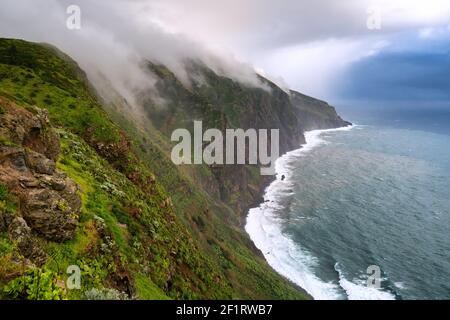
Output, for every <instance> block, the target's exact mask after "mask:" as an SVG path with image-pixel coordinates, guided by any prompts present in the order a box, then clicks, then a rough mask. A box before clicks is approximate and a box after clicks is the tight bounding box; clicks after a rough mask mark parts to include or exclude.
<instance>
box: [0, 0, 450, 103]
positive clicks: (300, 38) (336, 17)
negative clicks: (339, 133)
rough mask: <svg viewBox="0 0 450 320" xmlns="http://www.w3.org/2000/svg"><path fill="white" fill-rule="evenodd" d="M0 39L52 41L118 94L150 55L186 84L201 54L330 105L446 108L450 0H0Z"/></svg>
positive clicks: (135, 79) (139, 76)
mask: <svg viewBox="0 0 450 320" xmlns="http://www.w3.org/2000/svg"><path fill="white" fill-rule="evenodd" d="M70 4H75V5H78V6H79V7H80V8H81V13H82V15H81V29H80V30H68V29H67V28H66V19H67V17H68V15H67V13H66V8H67V6H68V5H70ZM0 36H3V37H20V38H24V39H27V40H32V41H45V42H51V43H54V44H55V45H57V46H58V47H60V48H61V49H62V50H64V51H66V52H67V53H69V54H70V55H72V56H73V57H74V58H75V59H77V61H79V62H80V64H81V65H82V67H84V68H85V69H87V70H88V72H92V70H95V69H99V70H101V71H102V72H103V73H104V74H105V75H107V76H108V77H109V78H110V79H112V81H113V82H115V83H116V84H117V86H119V83H120V84H122V85H123V84H124V83H125V84H130V83H132V84H133V86H139V83H140V82H142V81H141V80H143V79H144V78H145V77H146V75H145V74H142V72H141V71H140V70H139V67H138V64H137V63H136V62H138V61H139V60H140V59H141V58H143V57H145V58H150V59H153V60H156V61H159V62H162V63H165V64H167V65H169V66H170V67H171V68H172V69H173V70H175V71H176V72H177V74H179V76H180V77H183V76H185V75H183V68H182V67H180V61H181V60H182V59H183V58H184V57H197V58H201V59H203V60H204V61H206V62H208V63H209V64H210V65H214V66H216V67H217V68H222V69H224V70H227V72H228V73H229V74H230V75H231V74H232V75H235V76H236V77H238V78H240V79H242V80H243V81H247V82H252V81H255V79H254V78H252V75H251V72H249V70H251V69H252V68H254V69H256V70H258V72H260V73H262V74H265V75H267V76H268V77H270V78H271V79H273V80H276V81H277V83H280V84H284V85H286V86H289V87H291V88H294V89H296V90H299V91H302V92H304V93H306V94H310V95H313V96H316V97H319V98H323V99H328V100H330V102H332V103H334V102H336V103H343V102H348V101H372V102H373V101H402V102H405V101H415V102H418V101H434V102H436V103H437V104H438V103H441V104H445V103H446V102H447V101H449V100H450V90H448V88H449V84H450V80H449V77H448V74H449V71H450V58H449V57H450V56H449V51H450V1H448V0H427V1H423V0H338V1H337V0H314V1H306V0H277V1H275V0H227V1H211V0H129V1H125V0H107V1H106V0H96V1H92V0H91V1H88V0H78V1H77V0H70V1H65V0H64V1H57V0H40V1H35V0H2V1H1V3H0ZM125 61H126V62H125ZM218 61H220V62H218ZM236 61H239V62H240V63H237V62H236ZM123 90H125V89H123Z"/></svg>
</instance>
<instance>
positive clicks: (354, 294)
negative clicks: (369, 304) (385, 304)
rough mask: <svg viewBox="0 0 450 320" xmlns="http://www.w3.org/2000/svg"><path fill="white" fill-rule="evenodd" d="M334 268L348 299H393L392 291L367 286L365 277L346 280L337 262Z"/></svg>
mask: <svg viewBox="0 0 450 320" xmlns="http://www.w3.org/2000/svg"><path fill="white" fill-rule="evenodd" d="M334 269H335V270H336V271H337V272H338V273H339V284H340V285H341V287H342V288H343V289H344V290H345V292H346V293H347V297H348V299H349V300H395V296H394V295H393V294H392V293H390V292H386V291H382V290H381V289H377V288H374V287H369V286H367V279H366V280H363V279H353V280H352V281H349V280H347V279H346V278H345V277H344V275H343V274H342V271H341V269H340V268H339V265H338V263H336V264H335V266H334ZM382 280H386V279H382Z"/></svg>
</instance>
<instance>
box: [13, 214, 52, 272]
mask: <svg viewBox="0 0 450 320" xmlns="http://www.w3.org/2000/svg"><path fill="white" fill-rule="evenodd" d="M9 236H10V238H11V241H14V242H15V243H17V247H18V249H19V251H20V253H21V254H22V255H23V256H24V257H26V258H28V259H30V260H31V261H33V262H34V263H35V264H36V265H37V266H41V265H43V264H44V263H45V262H46V261H47V254H46V253H45V252H44V251H43V250H42V249H41V248H40V247H39V245H38V244H37V242H36V241H35V240H34V239H33V236H32V233H31V229H30V227H29V226H28V225H27V223H26V221H25V220H24V219H23V218H22V217H15V218H14V219H13V221H12V222H11V224H10V225H9Z"/></svg>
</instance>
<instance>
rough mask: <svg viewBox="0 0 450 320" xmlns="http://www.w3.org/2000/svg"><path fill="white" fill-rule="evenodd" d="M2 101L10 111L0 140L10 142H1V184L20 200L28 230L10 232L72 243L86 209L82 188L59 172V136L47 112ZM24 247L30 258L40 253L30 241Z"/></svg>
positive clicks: (2, 123) (4, 117)
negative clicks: (82, 212)
mask: <svg viewBox="0 0 450 320" xmlns="http://www.w3.org/2000/svg"><path fill="white" fill-rule="evenodd" d="M0 102H1V103H2V105H3V106H4V110H5V112H4V113H3V114H2V115H1V116H0V136H1V137H2V138H3V139H2V141H7V143H4V142H0V173H1V174H0V182H1V183H3V184H5V185H7V186H8V188H9V189H10V191H11V192H13V193H15V194H16V195H17V196H18V198H19V200H20V212H19V215H21V218H20V219H22V218H23V219H22V220H23V222H24V223H25V226H26V227H25V226H24V225H23V223H22V220H18V221H16V222H15V226H14V227H13V228H12V229H11V228H10V232H15V233H14V238H17V239H22V238H21V237H20V236H19V233H18V232H19V231H20V232H22V233H24V234H28V231H27V230H28V229H29V231H30V233H31V232H34V233H36V234H37V235H39V236H42V237H44V238H46V239H48V240H51V241H58V242H60V241H65V240H69V239H71V238H72V237H73V235H74V233H75V229H76V226H77V222H78V218H79V217H78V215H79V211H80V208H81V199H80V196H79V187H78V185H77V184H76V183H75V182H73V181H72V180H71V179H70V178H68V177H67V176H66V175H65V174H63V173H61V172H59V171H58V170H57V169H56V164H55V161H56V159H57V157H58V153H59V137H58V135H57V134H56V132H54V130H53V129H52V128H51V127H50V126H49V122H48V115H47V112H46V111H44V110H41V109H38V108H35V107H34V108H33V109H32V110H31V111H30V110H26V109H24V108H21V107H18V106H16V105H15V104H13V103H11V102H8V101H3V100H0ZM3 224H4V225H5V226H3V228H5V227H6V222H3ZM0 227H1V222H0ZM19 227H20V228H19ZM27 228H28V229H27ZM22 246H23V248H24V250H26V251H27V252H28V253H29V251H30V250H32V249H33V250H35V249H34V247H33V245H31V244H30V243H29V241H25V242H23V244H22Z"/></svg>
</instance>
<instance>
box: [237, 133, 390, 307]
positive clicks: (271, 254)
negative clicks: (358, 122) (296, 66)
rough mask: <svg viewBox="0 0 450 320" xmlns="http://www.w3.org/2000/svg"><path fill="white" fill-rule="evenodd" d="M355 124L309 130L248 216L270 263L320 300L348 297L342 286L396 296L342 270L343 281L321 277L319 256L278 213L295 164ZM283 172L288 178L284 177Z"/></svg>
mask: <svg viewBox="0 0 450 320" xmlns="http://www.w3.org/2000/svg"><path fill="white" fill-rule="evenodd" d="M354 127H355V126H348V127H343V128H337V129H327V130H313V131H308V132H306V133H305V139H306V143H305V144H304V145H302V146H301V148H300V149H297V150H294V151H291V152H288V153H286V154H285V155H283V156H282V157H280V158H279V159H278V160H277V161H276V162H275V170H276V173H277V175H276V180H275V181H273V182H272V183H271V184H270V185H269V186H268V187H267V189H266V191H265V194H264V202H263V203H262V204H260V206H259V207H257V208H252V209H250V210H249V214H248V216H247V224H246V226H245V230H246V231H247V233H248V234H249V236H250V238H251V239H252V241H253V242H254V243H255V245H256V247H257V248H258V249H259V250H261V252H262V253H263V255H264V257H265V258H266V260H267V262H268V263H269V265H270V266H271V267H272V268H274V269H275V270H276V271H277V272H278V273H280V274H281V275H283V276H284V277H286V278H287V279H289V280H291V281H292V282H294V283H295V284H297V285H299V286H300V287H301V288H303V289H304V290H306V291H307V292H308V293H309V294H310V295H311V296H312V297H313V298H314V299H317V300H324V299H325V300H335V299H343V298H346V297H345V296H343V295H342V294H341V293H340V292H342V290H341V287H342V288H343V289H344V290H345V291H346V293H347V296H348V298H349V299H369V298H372V299H373V298H377V297H379V298H380V299H392V298H393V296H392V295H391V294H390V293H387V292H383V291H380V290H377V289H372V288H367V287H365V288H364V289H363V288H362V284H355V283H352V282H350V281H348V280H346V279H345V278H344V277H342V275H341V274H340V273H339V276H340V281H339V284H337V283H333V282H325V281H323V280H321V279H319V278H318V277H317V276H316V275H315V274H314V271H313V270H314V267H315V266H316V265H317V259H316V258H315V257H313V256H312V255H311V254H310V253H309V252H307V251H306V250H304V249H302V248H300V247H299V246H298V245H297V244H296V243H294V241H292V240H291V239H290V238H289V237H287V236H286V235H284V234H283V232H282V220H281V219H280V218H278V217H277V210H280V209H283V206H282V205H281V203H280V202H279V200H280V199H282V198H284V197H285V196H287V195H289V194H291V192H292V189H291V186H292V182H291V180H290V175H291V169H292V168H293V164H294V163H296V162H297V160H298V159H299V158H300V157H302V156H304V155H305V154H306V153H308V152H309V151H311V150H313V149H314V148H316V147H318V146H320V145H322V144H325V143H327V142H326V141H325V140H323V139H321V135H322V134H323V133H326V132H333V131H347V130H351V129H352V128H354ZM283 176H284V179H282V177H283ZM363 291H364V293H363Z"/></svg>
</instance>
